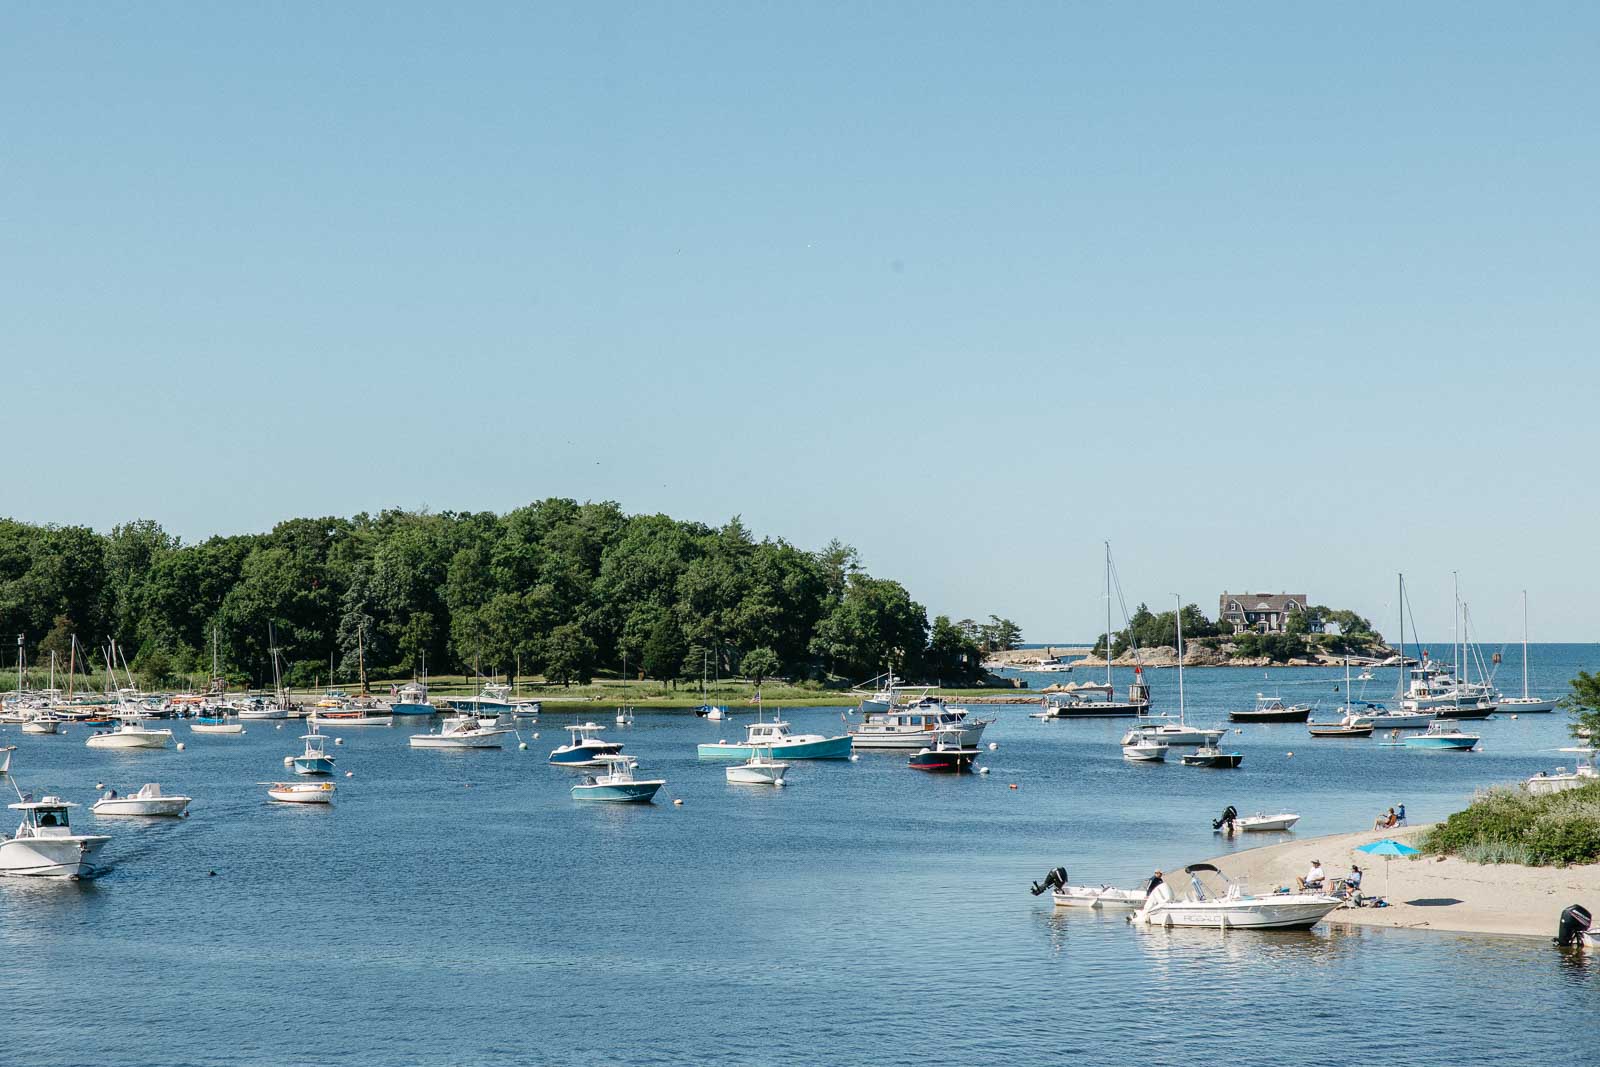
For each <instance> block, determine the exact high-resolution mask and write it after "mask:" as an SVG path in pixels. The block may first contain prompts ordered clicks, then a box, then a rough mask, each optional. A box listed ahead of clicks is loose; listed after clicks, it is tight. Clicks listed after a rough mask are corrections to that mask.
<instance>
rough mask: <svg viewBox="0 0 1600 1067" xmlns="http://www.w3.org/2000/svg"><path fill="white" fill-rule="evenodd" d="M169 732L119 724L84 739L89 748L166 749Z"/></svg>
mask: <svg viewBox="0 0 1600 1067" xmlns="http://www.w3.org/2000/svg"><path fill="white" fill-rule="evenodd" d="M171 741H172V731H171V730H152V729H151V728H150V727H148V726H145V725H144V724H143V723H138V722H120V723H118V724H117V725H116V726H114V727H112V728H111V729H110V730H99V731H96V732H95V733H92V734H90V735H89V736H88V737H87V738H85V739H84V742H83V743H84V744H85V745H87V746H89V747H90V748H166V747H167V745H168V744H169V743H171Z"/></svg>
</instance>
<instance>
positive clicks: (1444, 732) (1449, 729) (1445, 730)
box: [1401, 719, 1482, 752]
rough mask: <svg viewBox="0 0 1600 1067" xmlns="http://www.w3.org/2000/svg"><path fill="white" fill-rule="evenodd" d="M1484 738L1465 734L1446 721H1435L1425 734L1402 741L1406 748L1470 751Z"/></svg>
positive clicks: (1415, 735)
mask: <svg viewBox="0 0 1600 1067" xmlns="http://www.w3.org/2000/svg"><path fill="white" fill-rule="evenodd" d="M1481 740H1482V738H1481V737H1480V736H1479V735H1477V734H1469V733H1464V732H1463V731H1462V729H1461V727H1459V726H1457V725H1456V724H1455V723H1453V722H1449V721H1448V720H1445V719H1435V720H1434V721H1433V722H1432V723H1431V724H1429V726H1428V729H1427V731H1426V732H1424V733H1420V734H1411V735H1409V736H1408V737H1404V738H1402V739H1401V741H1402V743H1403V744H1404V745H1405V747H1406V748H1428V749H1444V750H1454V751H1463V752H1464V751H1469V750H1471V749H1474V748H1476V747H1477V746H1478V742H1479V741H1481Z"/></svg>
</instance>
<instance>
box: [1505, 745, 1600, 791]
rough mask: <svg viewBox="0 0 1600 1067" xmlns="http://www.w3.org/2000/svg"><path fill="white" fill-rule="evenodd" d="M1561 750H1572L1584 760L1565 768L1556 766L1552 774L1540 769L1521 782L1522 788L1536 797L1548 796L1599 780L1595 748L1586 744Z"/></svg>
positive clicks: (1599, 773)
mask: <svg viewBox="0 0 1600 1067" xmlns="http://www.w3.org/2000/svg"><path fill="white" fill-rule="evenodd" d="M1561 751H1562V752H1573V753H1576V754H1578V755H1581V756H1583V757H1584V761H1583V762H1582V763H1580V764H1578V765H1577V766H1576V767H1574V768H1573V769H1572V770H1570V771H1569V770H1567V769H1566V768H1565V767H1557V768H1556V770H1555V773H1554V774H1546V773H1545V772H1544V771H1540V772H1539V773H1538V774H1536V775H1534V776H1533V777H1532V778H1529V779H1528V780H1527V781H1525V782H1523V788H1525V789H1527V791H1528V792H1530V793H1532V794H1533V795H1534V796H1536V797H1542V796H1549V795H1550V794H1551V793H1564V792H1566V791H1567V790H1568V789H1582V788H1583V787H1584V786H1586V785H1589V784H1591V783H1593V782H1600V770H1596V769H1595V765H1594V756H1595V750H1594V749H1593V748H1589V747H1588V746H1581V747H1578V748H1564V749H1562V750H1561Z"/></svg>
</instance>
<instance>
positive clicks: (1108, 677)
mask: <svg viewBox="0 0 1600 1067" xmlns="http://www.w3.org/2000/svg"><path fill="white" fill-rule="evenodd" d="M1110 684H1111V542H1110V541H1107V542H1106V685H1108V686H1109V685H1110ZM1106 699H1107V700H1110V699H1111V695H1110V694H1109V693H1108V694H1107V695H1106Z"/></svg>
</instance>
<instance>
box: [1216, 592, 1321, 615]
mask: <svg viewBox="0 0 1600 1067" xmlns="http://www.w3.org/2000/svg"><path fill="white" fill-rule="evenodd" d="M1235 601H1237V602H1238V604H1239V610H1240V611H1288V610H1289V604H1290V603H1291V602H1292V603H1293V604H1294V606H1295V607H1297V608H1300V609H1302V610H1304V608H1305V606H1306V595H1305V594H1304V593H1223V594H1222V597H1221V599H1220V601H1219V603H1220V604H1221V605H1222V610H1223V611H1224V612H1226V611H1231V610H1233V609H1232V608H1231V607H1230V605H1231V604H1232V603H1234V602H1235Z"/></svg>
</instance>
